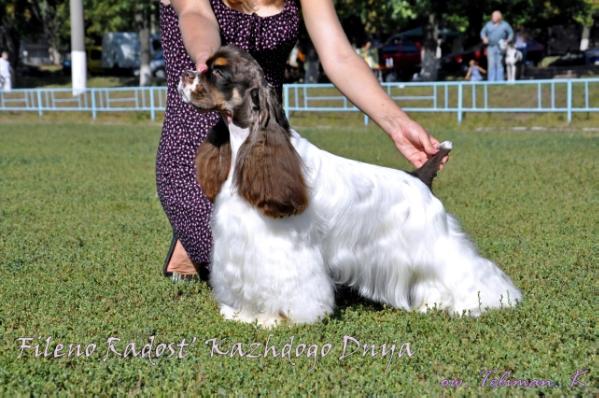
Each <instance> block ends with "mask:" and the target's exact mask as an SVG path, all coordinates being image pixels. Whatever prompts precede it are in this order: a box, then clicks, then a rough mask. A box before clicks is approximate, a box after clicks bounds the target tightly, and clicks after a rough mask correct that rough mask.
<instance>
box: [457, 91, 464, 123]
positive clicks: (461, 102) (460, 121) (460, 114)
mask: <svg viewBox="0 0 599 398" xmlns="http://www.w3.org/2000/svg"><path fill="white" fill-rule="evenodd" d="M463 94H464V93H463V85H462V83H458V124H462V119H463V114H462V112H463V110H462V106H463Z"/></svg>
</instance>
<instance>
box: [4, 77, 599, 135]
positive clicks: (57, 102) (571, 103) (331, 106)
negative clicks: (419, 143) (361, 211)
mask: <svg viewBox="0 0 599 398" xmlns="http://www.w3.org/2000/svg"><path fill="white" fill-rule="evenodd" d="M383 88H384V89H385V90H386V91H387V93H388V94H389V96H391V97H392V98H393V99H394V100H395V101H396V102H397V103H398V104H399V105H400V106H401V107H402V108H403V109H404V110H405V111H407V112H435V113H439V112H443V113H455V114H456V118H457V121H458V123H461V122H462V120H463V118H464V115H465V114H466V113H474V112H476V113H481V112H484V113H500V112H501V113H563V114H564V115H566V119H567V121H568V122H571V121H572V115H573V114H574V113H581V112H585V113H586V112H599V78H587V79H553V80H521V81H517V82H502V83H498V82H464V81H460V82H432V83H431V82H417V83H385V84H383ZM283 106H284V108H285V112H286V113H287V115H291V114H292V113H294V112H359V110H358V109H357V108H356V107H355V106H353V105H352V104H351V103H350V102H349V101H348V99H347V98H346V97H344V96H343V95H342V94H341V93H339V91H338V90H337V89H336V88H335V87H334V86H333V85H332V84H287V85H285V86H284V87H283ZM165 108H166V87H118V88H90V89H88V90H87V91H85V92H84V93H82V94H80V95H77V96H73V94H72V91H71V90H70V89H66V88H65V89H63V88H38V89H18V90H12V91H10V92H2V91H0V111H27V112H37V113H38V115H40V116H42V115H43V114H44V113H46V112H89V113H90V114H91V116H92V117H93V118H94V119H95V118H96V117H97V115H98V114H99V113H102V112H149V113H150V116H151V118H152V120H155V119H156V116H157V113H158V112H163V111H164V110H165ZM364 122H365V123H366V124H367V123H368V117H367V116H364Z"/></svg>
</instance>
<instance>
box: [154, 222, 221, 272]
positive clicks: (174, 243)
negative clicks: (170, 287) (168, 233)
mask: <svg viewBox="0 0 599 398" xmlns="http://www.w3.org/2000/svg"><path fill="white" fill-rule="evenodd" d="M177 242H178V239H177V236H176V235H175V232H174V231H173V237H172V239H171V244H170V246H169V248H168V252H167V254H166V258H165V259H164V265H163V267H162V274H163V275H164V276H165V277H167V278H170V279H171V280H172V281H173V282H179V281H194V280H202V281H208V279H209V275H210V270H209V267H208V263H202V264H200V265H199V266H196V265H195V264H194V263H193V261H191V260H189V262H190V263H191V265H193V267H194V269H195V271H196V272H195V273H193V274H182V273H180V272H176V271H174V272H171V271H169V270H168V265H169V263H170V262H171V259H172V258H173V253H174V252H175V248H176V247H177Z"/></svg>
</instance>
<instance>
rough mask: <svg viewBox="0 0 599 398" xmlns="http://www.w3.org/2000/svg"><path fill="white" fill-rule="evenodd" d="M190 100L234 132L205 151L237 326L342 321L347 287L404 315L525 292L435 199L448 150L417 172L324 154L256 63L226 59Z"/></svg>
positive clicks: (483, 304) (215, 229) (220, 133)
mask: <svg viewBox="0 0 599 398" xmlns="http://www.w3.org/2000/svg"><path fill="white" fill-rule="evenodd" d="M207 66H208V69H207V70H206V71H205V72H202V73H197V72H191V71H190V72H185V73H183V76H182V77H181V82H180V84H179V92H180V94H181V95H182V97H183V99H184V100H185V101H186V102H189V103H191V104H193V105H195V106H196V107H197V108H199V109H200V110H205V111H208V110H217V111H219V112H220V113H221V114H222V115H223V120H224V121H223V122H222V123H220V124H218V125H217V126H216V127H215V128H213V129H212V130H211V132H210V133H209V137H208V139H207V140H206V142H204V143H203V144H202V145H201V146H200V148H199V149H198V155H197V159H196V166H197V177H198V182H199V184H200V185H201V187H202V188H203V191H204V192H205V194H206V195H207V196H208V197H209V198H210V199H211V200H212V201H213V203H214V211H213V215H212V233H213V238H214V248H213V255H212V265H211V276H210V283H211V285H212V287H213V290H214V294H215V296H216V299H217V300H218V302H219V304H220V308H221V313H222V315H223V316H224V317H225V318H226V319H234V320H238V321H242V322H257V323H258V324H260V325H262V326H267V327H270V326H273V325H276V324H278V323H279V322H281V321H289V322H291V323H311V322H315V321H318V320H319V319H321V318H322V317H323V316H325V315H327V314H331V313H332V312H333V310H334V307H335V298H334V297H335V295H334V292H335V288H336V285H344V286H348V287H351V288H353V289H355V291H357V292H358V293H359V294H360V295H362V296H364V297H366V298H368V299H370V300H374V301H377V302H381V303H385V304H388V305H391V306H393V307H396V308H401V309H405V310H417V311H421V312H426V311H428V310H430V309H433V308H437V309H444V310H448V311H449V312H450V313H453V314H460V315H461V314H467V315H472V316H478V315H479V314H480V313H481V312H483V311H484V310H486V309H488V308H500V307H511V306H514V305H516V303H517V302H518V301H520V300H521V297H522V295H521V293H520V291H519V290H518V288H516V287H515V286H514V284H513V283H512V281H511V280H510V278H509V277H508V276H507V275H506V274H505V273H503V272H502V271H501V269H499V268H498V267H497V266H496V265H495V264H494V263H493V262H491V261H490V260H487V259H485V258H483V257H481V256H480V255H479V254H478V252H477V251H476V249H475V247H474V246H473V244H472V243H471V242H470V241H469V239H468V238H467V236H466V235H465V234H464V232H462V230H461V229H460V227H459V225H458V222H457V221H456V220H455V218H454V217H452V216H451V215H450V214H448V213H447V211H446V210H445V209H444V207H443V205H442V203H441V202H440V201H439V199H437V198H436V197H435V196H434V195H433V194H432V192H431V189H430V185H431V182H432V178H433V177H434V175H435V172H436V170H437V167H438V165H439V162H440V160H441V158H442V157H443V156H445V155H446V154H447V153H448V152H449V150H450V149H451V143H449V142H445V143H443V144H442V145H441V148H440V151H439V153H438V154H437V155H435V156H434V157H433V158H432V159H430V160H429V161H428V162H427V163H426V164H425V165H424V166H423V167H422V168H420V169H418V170H416V171H415V172H413V173H407V172H404V171H400V170H395V169H391V168H386V167H380V166H376V165H371V164H366V163H362V162H358V161H355V160H350V159H345V158H342V157H339V156H336V155H333V154H331V153H329V152H326V151H324V150H322V149H320V148H318V147H316V146H314V145H313V144H311V143H310V142H308V140H306V139H305V138H302V137H301V136H300V135H299V134H298V133H297V132H296V131H294V130H292V129H291V128H290V127H289V123H288V121H287V119H286V117H285V114H284V112H283V110H282V107H281V105H280V101H279V99H278V96H277V94H276V92H275V90H274V89H273V87H272V86H270V85H269V84H268V83H267V82H266V80H265V77H264V73H263V71H262V69H261V68H260V66H259V65H258V63H257V62H256V61H255V60H254V59H253V58H252V57H251V56H250V55H249V54H248V53H246V52H244V51H241V50H239V49H236V48H234V47H223V48H221V49H220V50H219V51H218V52H217V53H216V54H215V55H214V56H212V57H211V58H210V59H209V60H208V62H207Z"/></svg>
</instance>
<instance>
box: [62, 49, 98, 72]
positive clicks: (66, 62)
mask: <svg viewBox="0 0 599 398" xmlns="http://www.w3.org/2000/svg"><path fill="white" fill-rule="evenodd" d="M85 54H86V62H87V70H88V71H89V72H90V73H96V74H100V73H102V72H103V69H104V68H103V67H102V47H99V46H94V47H91V48H88V49H87V50H86V51H85ZM62 70H63V72H64V73H71V53H67V54H65V56H64V57H63V59H62Z"/></svg>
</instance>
